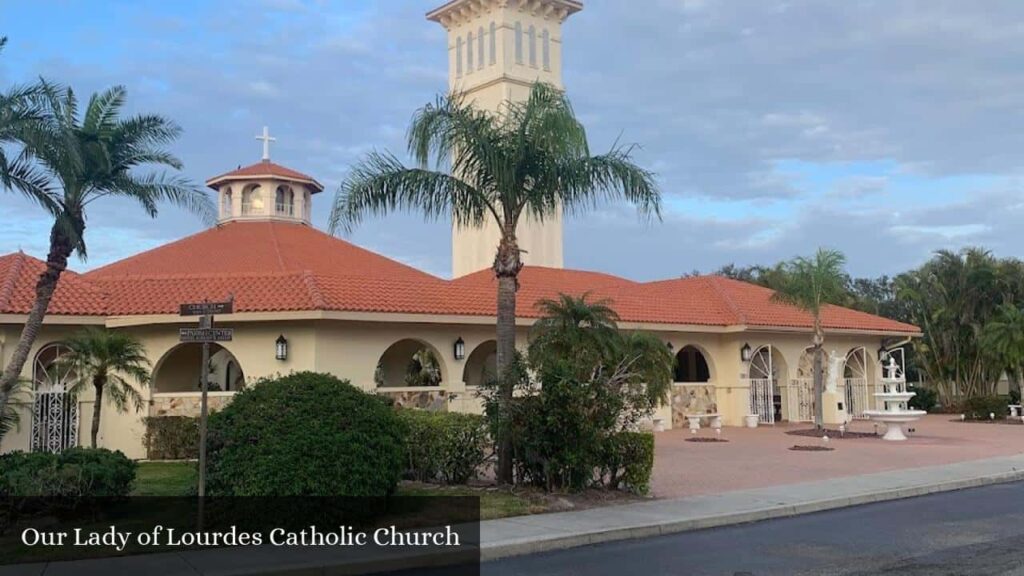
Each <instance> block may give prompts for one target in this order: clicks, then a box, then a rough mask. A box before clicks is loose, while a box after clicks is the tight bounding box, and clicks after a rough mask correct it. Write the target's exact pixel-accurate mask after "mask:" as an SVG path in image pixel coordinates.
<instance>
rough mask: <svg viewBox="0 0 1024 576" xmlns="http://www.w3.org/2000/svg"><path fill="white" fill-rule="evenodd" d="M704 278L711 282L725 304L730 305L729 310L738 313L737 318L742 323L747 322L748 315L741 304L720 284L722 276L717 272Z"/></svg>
mask: <svg viewBox="0 0 1024 576" xmlns="http://www.w3.org/2000/svg"><path fill="white" fill-rule="evenodd" d="M704 278H705V280H706V281H707V282H708V283H709V284H711V289H712V290H714V291H715V293H716V294H718V297H719V298H721V299H722V300H723V301H724V302H725V305H726V306H728V307H729V310H731V311H732V313H733V314H735V315H736V319H737V320H739V322H740V324H746V323H747V315H746V314H744V313H743V311H742V310H740V307H739V305H738V304H736V302H735V301H734V300H733V299H732V297H731V296H729V295H728V294H726V293H725V290H723V289H722V287H721V285H719V283H718V280H720V279H722V277H721V276H717V275H715V274H711V275H709V276H705V277H704ZM744 284H746V282H744Z"/></svg>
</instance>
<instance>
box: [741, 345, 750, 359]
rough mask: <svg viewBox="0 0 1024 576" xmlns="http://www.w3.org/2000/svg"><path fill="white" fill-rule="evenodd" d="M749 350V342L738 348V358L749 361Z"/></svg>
mask: <svg viewBox="0 0 1024 576" xmlns="http://www.w3.org/2000/svg"><path fill="white" fill-rule="evenodd" d="M750 352H751V349H750V344H744V345H743V348H740V360H743V361H744V362H750Z"/></svg>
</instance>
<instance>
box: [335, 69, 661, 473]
mask: <svg viewBox="0 0 1024 576" xmlns="http://www.w3.org/2000/svg"><path fill="white" fill-rule="evenodd" d="M407 139H408V147H409V152H410V153H411V154H412V155H413V157H414V158H415V160H416V162H417V166H416V167H414V168H409V167H406V166H405V165H403V164H402V162H401V161H399V160H398V159H397V158H396V157H395V156H394V155H392V154H390V153H379V152H374V153H371V154H369V155H368V156H367V157H365V158H364V159H363V160H362V161H360V162H359V163H358V164H356V165H355V166H354V167H353V168H352V171H351V172H350V174H349V176H348V178H347V179H346V180H345V182H344V183H343V184H342V186H341V188H340V190H339V192H338V195H337V198H336V199H335V203H334V208H333V210H332V212H331V219H330V228H331V230H332V231H337V230H338V229H339V228H344V229H346V230H351V229H352V228H353V227H354V226H355V225H356V224H358V223H359V221H360V220H361V219H362V218H363V217H364V215H366V214H367V213H372V214H383V213H387V212H391V211H395V210H401V209H413V210H418V211H420V212H422V213H423V215H424V216H425V217H426V218H428V219H437V218H442V217H447V216H449V215H450V216H451V218H452V219H453V221H454V224H455V225H456V226H460V227H466V226H477V227H479V226H482V225H484V224H485V223H487V222H488V221H490V222H491V223H493V224H495V225H496V226H497V229H498V231H499V234H500V240H499V242H498V246H496V247H495V248H496V254H495V257H494V264H493V266H492V268H493V270H494V275H495V277H496V278H497V281H498V290H497V370H498V374H499V379H500V380H501V381H502V383H501V392H500V394H499V396H500V397H501V398H502V399H503V401H504V402H505V403H506V404H507V403H508V402H510V401H511V399H512V389H513V384H512V382H511V381H509V382H505V380H511V379H506V378H504V374H505V371H506V369H507V368H508V367H509V366H510V365H511V363H512V362H513V360H514V357H515V319H516V290H518V288H519V271H520V270H521V269H522V267H523V262H522V259H521V254H520V252H521V251H520V249H519V244H518V241H517V239H516V230H517V227H518V225H519V222H520V220H522V219H523V218H524V217H525V216H528V217H531V218H533V219H534V220H536V221H538V222H542V221H543V220H544V219H545V218H551V217H554V216H555V215H556V214H558V213H559V211H560V210H567V211H569V212H570V213H573V212H580V211H583V210H586V209H587V208H591V207H593V206H595V205H596V204H597V203H598V202H599V201H602V200H619V199H624V200H626V201H628V202H630V203H632V204H634V205H635V206H636V207H637V208H638V210H639V211H640V213H641V214H645V215H652V214H653V215H655V216H660V207H661V199H660V193H659V192H658V188H657V186H656V184H655V183H654V179H653V175H652V174H651V173H650V172H648V171H646V170H644V169H642V168H640V167H638V166H637V165H636V164H634V163H633V161H632V150H633V148H632V147H630V146H626V147H623V146H619V145H618V144H616V145H615V146H613V147H612V148H611V150H609V151H608V152H607V153H605V154H602V155H597V156H591V155H590V149H589V147H588V145H587V137H586V131H585V130H584V129H583V126H582V125H581V124H580V123H579V121H577V119H576V116H575V114H574V113H573V110H572V107H571V106H570V104H569V101H568V99H567V98H566V96H565V95H564V94H563V93H562V92H561V91H559V90H558V89H556V88H554V87H552V86H550V85H546V84H542V83H537V84H534V86H533V87H532V89H531V90H530V95H529V97H528V98H527V99H526V101H524V102H506V103H505V104H504V105H503V106H502V107H501V108H500V110H499V111H497V112H488V111H484V110H480V109H478V108H475V107H473V106H472V105H470V104H469V103H467V102H466V101H464V100H463V98H462V97H461V96H459V95H449V96H446V97H439V98H438V100H437V102H436V103H434V104H431V105H427V106H425V107H424V108H422V109H420V110H419V111H418V112H417V113H416V115H415V116H414V117H413V121H412V124H411V126H410V128H409V133H408V138H407ZM502 436H503V437H502V438H499V439H498V455H499V458H498V480H499V481H501V482H504V483H510V482H511V481H512V462H511V458H510V456H509V452H510V448H511V443H510V440H509V438H508V437H507V435H506V434H502Z"/></svg>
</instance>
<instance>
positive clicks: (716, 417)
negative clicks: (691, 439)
mask: <svg viewBox="0 0 1024 576" xmlns="http://www.w3.org/2000/svg"><path fill="white" fill-rule="evenodd" d="M685 416H686V420H687V421H688V422H689V423H690V432H692V433H694V434H696V433H697V431H698V430H700V419H701V418H708V419H709V420H711V427H712V428H714V429H716V430H717V429H720V428H721V427H722V415H721V414H719V413H717V412H714V413H711V414H685Z"/></svg>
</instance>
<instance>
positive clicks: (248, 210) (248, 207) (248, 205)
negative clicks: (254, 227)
mask: <svg viewBox="0 0 1024 576" xmlns="http://www.w3.org/2000/svg"><path fill="white" fill-rule="evenodd" d="M252 207H253V204H252V202H242V216H248V215H249V214H252Z"/></svg>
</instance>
